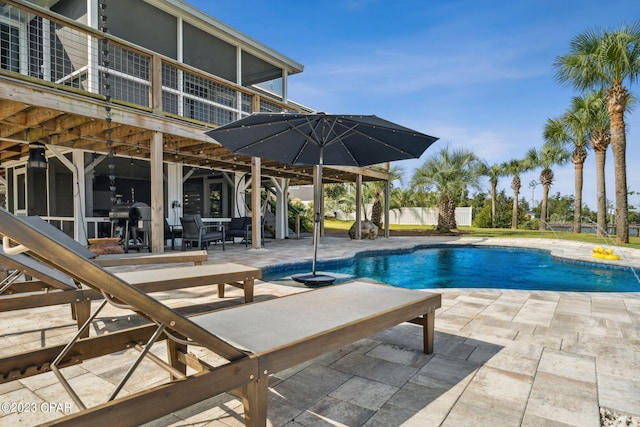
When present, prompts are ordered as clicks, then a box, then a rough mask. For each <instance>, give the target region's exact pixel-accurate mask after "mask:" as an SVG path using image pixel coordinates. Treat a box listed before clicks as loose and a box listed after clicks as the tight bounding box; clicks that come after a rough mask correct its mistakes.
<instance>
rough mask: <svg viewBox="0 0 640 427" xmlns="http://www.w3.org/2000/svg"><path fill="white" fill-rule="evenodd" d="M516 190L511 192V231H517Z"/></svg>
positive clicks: (517, 193)
mask: <svg viewBox="0 0 640 427" xmlns="http://www.w3.org/2000/svg"><path fill="white" fill-rule="evenodd" d="M518 195H519V191H518V190H515V189H514V190H513V210H512V212H511V229H512V230H517V229H518Z"/></svg>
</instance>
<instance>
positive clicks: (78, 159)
mask: <svg viewBox="0 0 640 427" xmlns="http://www.w3.org/2000/svg"><path fill="white" fill-rule="evenodd" d="M73 164H74V166H75V168H73V169H72V172H73V181H74V183H75V185H76V188H75V189H74V190H75V192H76V195H75V196H74V197H73V235H74V238H75V239H76V240H77V241H78V242H80V243H81V244H83V245H86V244H87V223H86V222H85V218H86V217H87V211H86V206H85V205H84V202H83V200H84V199H83V197H82V195H83V194H86V181H85V178H86V177H85V174H83V173H78V171H83V170H84V152H83V151H80V150H73ZM91 195H92V196H93V192H91Z"/></svg>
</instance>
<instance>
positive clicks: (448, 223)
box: [437, 194, 457, 233]
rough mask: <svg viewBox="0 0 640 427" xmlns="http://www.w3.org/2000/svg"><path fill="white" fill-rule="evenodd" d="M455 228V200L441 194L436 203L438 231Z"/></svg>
mask: <svg viewBox="0 0 640 427" xmlns="http://www.w3.org/2000/svg"><path fill="white" fill-rule="evenodd" d="M455 228H457V224H456V200H455V199H454V198H453V197H449V196H447V195H446V194H443V195H442V196H441V197H440V202H439V203H438V226H437V230H438V232H440V233H449V232H450V231H451V230H453V229H455Z"/></svg>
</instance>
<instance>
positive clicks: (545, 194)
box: [538, 184, 551, 230]
mask: <svg viewBox="0 0 640 427" xmlns="http://www.w3.org/2000/svg"><path fill="white" fill-rule="evenodd" d="M550 187H551V186H550V185H549V184H544V185H543V186H542V202H540V227H538V229H539V230H545V229H546V226H547V201H548V200H549V188H550ZM549 228H550V229H551V227H549Z"/></svg>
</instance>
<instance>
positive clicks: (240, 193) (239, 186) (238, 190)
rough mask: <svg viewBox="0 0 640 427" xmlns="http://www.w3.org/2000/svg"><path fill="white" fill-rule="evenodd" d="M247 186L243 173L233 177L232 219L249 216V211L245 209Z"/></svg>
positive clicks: (237, 173)
mask: <svg viewBox="0 0 640 427" xmlns="http://www.w3.org/2000/svg"><path fill="white" fill-rule="evenodd" d="M246 189H247V184H246V182H245V179H244V173H243V172H236V173H235V174H234V177H233V199H234V200H233V203H234V209H233V214H232V215H231V216H232V217H236V216H247V211H246V209H245V207H244V204H245V191H246Z"/></svg>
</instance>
